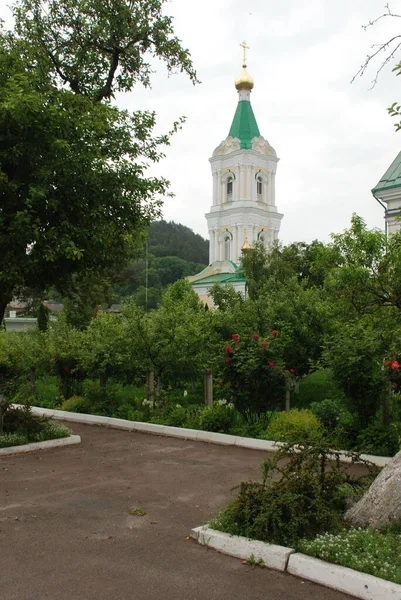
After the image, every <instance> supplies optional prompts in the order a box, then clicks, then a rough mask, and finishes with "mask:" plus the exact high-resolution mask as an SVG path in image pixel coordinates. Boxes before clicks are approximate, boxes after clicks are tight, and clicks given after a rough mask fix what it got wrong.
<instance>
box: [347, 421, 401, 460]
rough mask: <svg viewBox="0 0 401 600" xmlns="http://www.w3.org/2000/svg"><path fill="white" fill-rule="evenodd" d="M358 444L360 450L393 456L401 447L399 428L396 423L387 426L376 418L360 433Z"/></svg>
mask: <svg viewBox="0 0 401 600" xmlns="http://www.w3.org/2000/svg"><path fill="white" fill-rule="evenodd" d="M356 445H357V449H358V450H360V451H362V452H365V453H366V454H375V455H378V456H393V455H394V454H396V452H398V450H399V449H400V439H399V431H398V428H397V426H396V425H395V424H393V425H391V426H390V427H385V426H384V425H383V424H382V423H381V422H380V421H379V420H378V419H375V420H374V421H373V422H372V423H370V424H369V425H368V426H367V427H366V428H365V429H363V430H362V431H361V432H360V433H359V435H358V437H357V440H356Z"/></svg>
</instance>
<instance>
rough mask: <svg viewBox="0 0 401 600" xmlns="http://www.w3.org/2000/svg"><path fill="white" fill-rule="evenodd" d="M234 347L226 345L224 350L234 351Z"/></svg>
mask: <svg viewBox="0 0 401 600" xmlns="http://www.w3.org/2000/svg"><path fill="white" fill-rule="evenodd" d="M232 351H233V349H232V348H231V346H226V349H225V350H224V352H232Z"/></svg>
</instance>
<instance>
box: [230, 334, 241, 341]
mask: <svg viewBox="0 0 401 600" xmlns="http://www.w3.org/2000/svg"><path fill="white" fill-rule="evenodd" d="M231 339H232V341H233V342H239V337H238V335H237V334H236V333H233V334H232V336H231Z"/></svg>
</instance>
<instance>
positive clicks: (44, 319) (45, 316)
mask: <svg viewBox="0 0 401 600" xmlns="http://www.w3.org/2000/svg"><path fill="white" fill-rule="evenodd" d="M49 317H50V311H49V309H48V308H47V306H45V305H44V304H43V302H41V303H40V304H39V309H38V329H39V331H47V328H48V325H49Z"/></svg>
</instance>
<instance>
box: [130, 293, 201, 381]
mask: <svg viewBox="0 0 401 600" xmlns="http://www.w3.org/2000/svg"><path fill="white" fill-rule="evenodd" d="M122 310H123V314H124V316H125V318H126V319H127V323H128V324H127V332H128V336H129V339H131V340H132V348H131V352H132V356H133V358H132V360H133V361H136V362H137V363H140V364H142V365H144V366H145V368H150V369H152V370H153V371H154V374H155V378H156V381H157V382H158V391H159V392H160V391H161V389H162V387H163V386H167V385H175V384H176V383H177V382H180V381H188V380H190V379H196V378H198V377H200V376H201V374H202V369H203V368H204V367H205V366H206V361H207V360H208V359H209V358H210V346H211V344H210V340H209V336H208V331H207V327H206V326H205V325H206V323H207V322H208V321H207V319H208V315H207V313H206V312H205V311H204V309H203V305H202V303H201V302H200V301H199V298H198V296H197V295H196V293H195V292H194V291H193V289H192V288H191V285H190V284H189V283H188V282H187V281H177V282H176V283H173V284H172V285H171V286H170V287H169V288H168V290H167V291H166V292H165V294H164V296H163V298H162V301H161V304H160V307H159V308H158V310H157V311H154V312H152V313H150V314H149V315H146V314H144V312H143V311H142V310H141V309H140V308H138V306H137V305H136V304H135V303H133V302H130V303H127V304H126V305H125V306H123V309H122Z"/></svg>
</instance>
